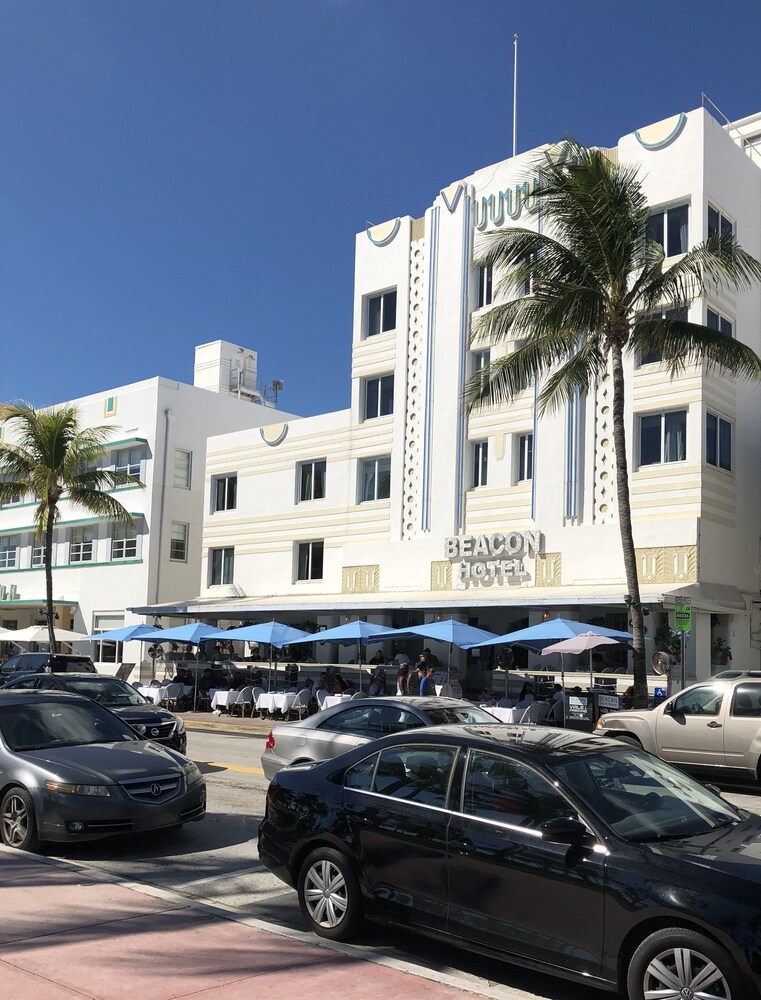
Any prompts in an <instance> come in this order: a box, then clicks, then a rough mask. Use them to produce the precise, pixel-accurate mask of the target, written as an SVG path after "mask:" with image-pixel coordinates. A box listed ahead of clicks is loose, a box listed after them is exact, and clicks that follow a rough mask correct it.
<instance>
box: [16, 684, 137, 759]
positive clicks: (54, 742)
mask: <svg viewBox="0 0 761 1000" xmlns="http://www.w3.org/2000/svg"><path fill="white" fill-rule="evenodd" d="M0 736H2V738H3V742H4V743H5V745H6V746H7V747H8V749H9V750H14V751H17V752H18V751H23V750H47V749H50V748H51V747H62V746H69V747H73V746H82V745H83V744H86V743H115V742H117V741H121V740H136V739H137V738H138V737H137V735H136V734H135V732H134V730H132V729H130V728H129V726H127V725H126V724H125V723H123V722H122V720H121V719H118V718H117V717H116V716H115V715H112V714H111V713H110V712H109V711H107V710H106V709H105V708H101V707H100V705H95V704H93V703H91V702H84V701H74V700H73V699H72V701H70V702H69V701H65V700H64V698H63V697H60V696H59V697H58V698H56V700H55V701H53V700H51V701H37V702H27V703H26V704H24V703H22V704H20V705H0Z"/></svg>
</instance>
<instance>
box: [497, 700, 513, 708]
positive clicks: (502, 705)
mask: <svg viewBox="0 0 761 1000" xmlns="http://www.w3.org/2000/svg"><path fill="white" fill-rule="evenodd" d="M497 706H498V707H499V708H512V707H513V703H512V701H510V699H509V698H500V699H499V701H498V702H497Z"/></svg>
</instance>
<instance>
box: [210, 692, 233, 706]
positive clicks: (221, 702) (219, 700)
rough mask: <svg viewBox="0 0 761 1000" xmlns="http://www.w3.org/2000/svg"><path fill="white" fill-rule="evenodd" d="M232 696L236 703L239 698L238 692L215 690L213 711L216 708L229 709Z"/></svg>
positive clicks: (212, 701) (212, 704) (212, 700)
mask: <svg viewBox="0 0 761 1000" xmlns="http://www.w3.org/2000/svg"><path fill="white" fill-rule="evenodd" d="M231 696H232V700H233V701H234V700H235V699H236V698H237V697H238V692H237V691H225V690H224V689H223V688H219V689H217V690H215V692H214V694H213V695H212V698H211V707H212V710H213V709H216V708H227V705H228V703H229V700H230V698H231Z"/></svg>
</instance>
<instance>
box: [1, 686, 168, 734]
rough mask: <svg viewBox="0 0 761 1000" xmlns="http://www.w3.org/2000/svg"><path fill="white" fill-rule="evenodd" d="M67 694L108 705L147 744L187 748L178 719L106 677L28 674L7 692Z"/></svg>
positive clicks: (8, 687) (133, 690) (136, 692)
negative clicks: (153, 742)
mask: <svg viewBox="0 0 761 1000" xmlns="http://www.w3.org/2000/svg"><path fill="white" fill-rule="evenodd" d="M17 689H21V690H22V691H68V692H69V693H70V694H79V695H82V696H83V697H84V698H92V700H93V701H97V702H98V704H99V705H105V706H106V708H110V709H111V711H112V712H113V713H114V714H115V715H118V716H119V718H120V719H124V721H125V722H126V723H127V724H128V725H130V726H132V728H133V729H134V730H135V732H136V733H137V734H138V736H140V737H142V739H144V740H148V739H150V740H154V741H155V742H156V743H163V744H164V746H168V747H174V749H175V750H179V751H180V753H185V752H186V750H187V748H188V736H187V733H186V732H185V723H184V722H183V721H182V719H181V718H180V717H179V716H178V715H174V714H173V713H172V712H168V711H167V710H166V709H165V708H159V706H158V705H154V704H153V703H152V702H150V701H148V699H147V698H144V697H143V696H142V695H141V694H140V692H139V691H136V690H135V689H134V688H133V687H132V685H131V684H127V683H125V681H122V680H119V678H118V677H109V676H107V675H105V674H27V675H26V676H24V677H19V678H17V679H16V680H13V681H11V682H10V683H9V684H6V686H5V687H4V688H3V690H4V691H13V690H17Z"/></svg>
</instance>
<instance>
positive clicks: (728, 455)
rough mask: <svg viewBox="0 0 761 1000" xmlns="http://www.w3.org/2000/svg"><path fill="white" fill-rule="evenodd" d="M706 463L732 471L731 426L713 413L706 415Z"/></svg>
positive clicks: (727, 421)
mask: <svg viewBox="0 0 761 1000" xmlns="http://www.w3.org/2000/svg"><path fill="white" fill-rule="evenodd" d="M706 463H707V464H708V465H715V466H716V468H718V469H724V470H725V471H726V472H731V471H732V424H731V423H730V421H729V420H724V418H723V417H717V416H716V414H714V413H706Z"/></svg>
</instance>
